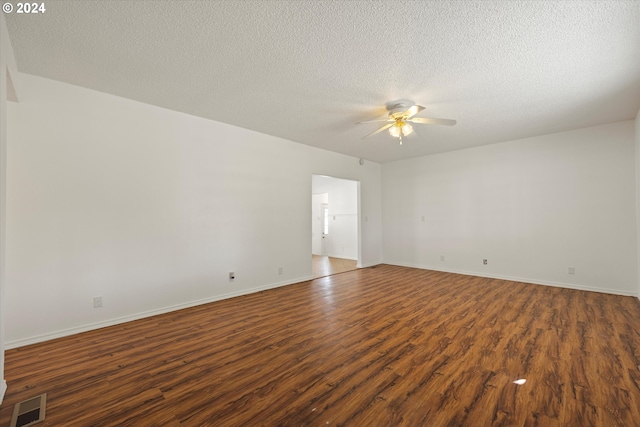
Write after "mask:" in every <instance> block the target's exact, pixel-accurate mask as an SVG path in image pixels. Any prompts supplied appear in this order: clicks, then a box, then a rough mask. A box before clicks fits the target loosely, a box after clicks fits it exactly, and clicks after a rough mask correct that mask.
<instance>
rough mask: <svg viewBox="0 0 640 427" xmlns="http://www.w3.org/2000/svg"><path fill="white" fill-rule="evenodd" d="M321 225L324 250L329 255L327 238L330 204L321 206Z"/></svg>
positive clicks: (323, 253) (324, 253) (323, 252)
mask: <svg viewBox="0 0 640 427" xmlns="http://www.w3.org/2000/svg"><path fill="white" fill-rule="evenodd" d="M320 226H321V229H322V252H321V254H322V255H323V256H324V255H327V239H328V238H329V205H328V204H327V203H323V204H322V206H321V207H320Z"/></svg>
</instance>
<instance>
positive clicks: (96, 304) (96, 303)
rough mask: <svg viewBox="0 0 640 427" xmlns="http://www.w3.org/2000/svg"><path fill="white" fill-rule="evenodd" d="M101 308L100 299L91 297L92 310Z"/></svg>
mask: <svg viewBox="0 0 640 427" xmlns="http://www.w3.org/2000/svg"><path fill="white" fill-rule="evenodd" d="M101 307H102V297H93V308H101Z"/></svg>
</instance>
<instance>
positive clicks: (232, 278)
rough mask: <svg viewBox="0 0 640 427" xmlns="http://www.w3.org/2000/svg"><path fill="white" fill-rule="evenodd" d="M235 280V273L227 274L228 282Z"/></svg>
mask: <svg viewBox="0 0 640 427" xmlns="http://www.w3.org/2000/svg"><path fill="white" fill-rule="evenodd" d="M235 278H236V273H234V272H233V271H232V272H231V273H229V280H235Z"/></svg>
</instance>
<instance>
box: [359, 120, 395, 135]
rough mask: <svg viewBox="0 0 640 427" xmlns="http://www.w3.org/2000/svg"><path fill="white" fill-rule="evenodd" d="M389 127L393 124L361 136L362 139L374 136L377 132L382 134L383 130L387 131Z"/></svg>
mask: <svg viewBox="0 0 640 427" xmlns="http://www.w3.org/2000/svg"><path fill="white" fill-rule="evenodd" d="M391 126H393V123H389V124H388V125H384V126H382V127H381V128H380V129H378V130H375V131H373V132H371V133H370V134H369V135H366V136H363V137H362V139H365V138H368V137H370V136H373V135H375V134H376V133H379V132H382V131H383V130H386V129H389V128H390V127H391Z"/></svg>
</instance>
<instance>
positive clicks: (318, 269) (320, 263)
mask: <svg viewBox="0 0 640 427" xmlns="http://www.w3.org/2000/svg"><path fill="white" fill-rule="evenodd" d="M311 257H312V261H311V271H312V273H313V278H314V279H317V278H318V277H324V276H330V275H332V274H337V273H344V272H345V271H351V270H355V269H357V268H358V267H356V264H357V261H356V260H352V259H344V258H333V257H328V256H322V255H311Z"/></svg>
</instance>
